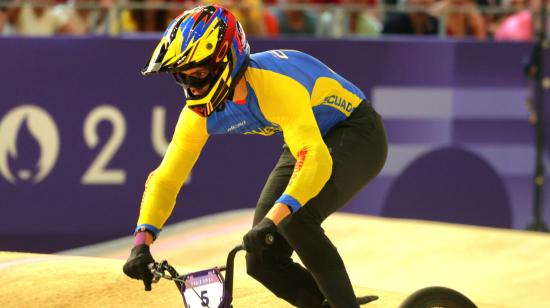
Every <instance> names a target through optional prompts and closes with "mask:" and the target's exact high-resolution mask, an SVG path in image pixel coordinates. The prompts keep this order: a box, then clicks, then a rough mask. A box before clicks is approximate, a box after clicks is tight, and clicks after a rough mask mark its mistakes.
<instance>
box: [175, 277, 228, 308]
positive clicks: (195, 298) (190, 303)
mask: <svg viewBox="0 0 550 308" xmlns="http://www.w3.org/2000/svg"><path fill="white" fill-rule="evenodd" d="M184 279H185V291H184V292H183V299H184V303H185V307H187V308H202V307H209V308H218V306H219V305H220V303H221V302H222V299H223V281H222V279H221V277H220V276H219V274H218V271H217V270H215V269H210V270H206V271H200V272H195V273H191V274H187V275H186V276H185V278H184Z"/></svg>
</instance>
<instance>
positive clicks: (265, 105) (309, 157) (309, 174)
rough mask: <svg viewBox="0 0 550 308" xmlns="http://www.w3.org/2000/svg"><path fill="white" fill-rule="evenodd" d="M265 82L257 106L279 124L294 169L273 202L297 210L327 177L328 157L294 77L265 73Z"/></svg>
mask: <svg viewBox="0 0 550 308" xmlns="http://www.w3.org/2000/svg"><path fill="white" fill-rule="evenodd" d="M269 83H270V84H271V85H273V86H270V87H264V90H263V91H261V93H260V92H257V95H258V101H259V102H261V103H260V109H261V110H262V112H263V114H264V115H265V116H266V118H267V119H268V120H270V121H272V122H274V123H277V124H279V125H280V126H281V129H282V130H283V134H284V139H285V142H286V144H287V145H288V147H289V148H290V151H291V152H292V155H293V156H294V157H295V158H296V164H295V167H294V172H293V174H292V176H291V178H290V182H289V183H288V186H287V187H286V189H285V191H284V193H283V194H282V195H281V196H280V198H279V199H278V200H277V202H276V203H283V204H285V205H287V206H288V207H289V208H290V209H291V210H292V212H296V211H297V210H299V209H300V208H301V207H302V206H303V205H304V204H306V203H307V202H308V201H309V200H310V199H311V198H313V197H315V196H316V195H317V194H318V193H319V192H320V191H321V189H322V188H323V186H324V185H325V183H326V182H327V181H328V179H329V178H330V175H331V172H332V158H331V156H330V153H329V150H328V148H327V146H326V144H325V142H324V141H323V137H322V136H321V132H320V131H319V127H318V126H317V122H316V120H315V117H314V115H313V111H312V108H311V102H310V96H309V93H308V91H307V90H306V88H304V87H303V86H302V85H301V84H300V83H298V82H297V81H295V80H294V79H292V78H290V77H288V76H285V75H281V74H276V73H270V74H269Z"/></svg>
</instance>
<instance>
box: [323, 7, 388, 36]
mask: <svg viewBox="0 0 550 308" xmlns="http://www.w3.org/2000/svg"><path fill="white" fill-rule="evenodd" d="M369 2H370V1H369V0H342V2H341V4H342V5H343V6H346V5H355V6H364V7H363V8H357V9H355V10H352V11H348V9H347V8H346V7H342V6H335V8H334V9H333V10H330V11H325V12H323V13H322V14H321V16H320V18H319V28H318V30H317V34H319V35H320V36H330V37H342V36H344V35H348V34H354V35H361V36H377V35H378V34H379V33H380V31H381V30H382V24H381V23H380V20H378V18H377V17H376V16H375V11H374V10H369V9H368V6H367V5H369V4H370V3H369Z"/></svg>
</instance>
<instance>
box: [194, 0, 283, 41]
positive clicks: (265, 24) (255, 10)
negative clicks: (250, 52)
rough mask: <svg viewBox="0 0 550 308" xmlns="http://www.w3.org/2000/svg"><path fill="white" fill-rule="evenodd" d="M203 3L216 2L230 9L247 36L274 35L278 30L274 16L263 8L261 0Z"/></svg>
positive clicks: (226, 0) (205, 1) (212, 0)
mask: <svg viewBox="0 0 550 308" xmlns="http://www.w3.org/2000/svg"><path fill="white" fill-rule="evenodd" d="M203 4H206V5H210V4H218V5H221V6H223V7H225V8H227V9H229V10H230V11H232V12H233V13H234V15H235V18H237V19H238V20H239V21H240V23H241V25H242V27H243V29H244V31H245V32H246V34H247V35H248V36H266V35H269V36H275V35H277V34H278V32H279V29H278V28H279V27H278V23H277V20H276V18H275V16H273V14H271V13H270V12H269V11H267V10H265V9H264V8H263V4H262V1H261V0H241V1H233V0H218V1H214V0H204V1H203Z"/></svg>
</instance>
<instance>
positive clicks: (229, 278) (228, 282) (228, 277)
mask: <svg viewBox="0 0 550 308" xmlns="http://www.w3.org/2000/svg"><path fill="white" fill-rule="evenodd" d="M241 250H244V246H243V245H242V244H241V245H238V246H235V248H233V249H232V250H231V251H230V252H229V254H228V255H227V263H226V269H225V280H224V288H225V291H226V292H227V295H226V296H224V297H225V300H226V303H227V307H230V305H231V302H232V301H233V270H234V268H235V255H236V254H237V252H239V251H241Z"/></svg>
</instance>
